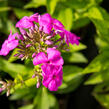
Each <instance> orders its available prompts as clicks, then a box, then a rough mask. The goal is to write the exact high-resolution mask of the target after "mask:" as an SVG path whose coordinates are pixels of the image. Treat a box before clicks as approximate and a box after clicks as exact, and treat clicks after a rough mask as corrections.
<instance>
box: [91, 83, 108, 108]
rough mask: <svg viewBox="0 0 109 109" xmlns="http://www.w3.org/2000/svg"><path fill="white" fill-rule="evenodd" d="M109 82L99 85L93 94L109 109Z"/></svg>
mask: <svg viewBox="0 0 109 109" xmlns="http://www.w3.org/2000/svg"><path fill="white" fill-rule="evenodd" d="M108 84H109V83H106V84H105V83H104V84H100V85H97V86H96V87H95V88H94V91H93V95H94V97H95V98H96V100H97V101H98V102H99V103H100V104H101V105H102V106H104V107H105V108H106V109H109V87H108Z"/></svg>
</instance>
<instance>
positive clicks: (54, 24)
mask: <svg viewBox="0 0 109 109" xmlns="http://www.w3.org/2000/svg"><path fill="white" fill-rule="evenodd" d="M36 23H39V26H37V25H36ZM16 27H18V28H19V30H20V32H21V35H19V34H18V33H15V34H13V35H12V32H10V35H9V37H8V39H7V40H5V42H4V43H3V45H2V48H1V50H0V55H4V56H6V55H7V54H8V53H9V51H11V50H13V49H14V48H16V47H17V46H18V44H19V40H21V41H24V39H25V37H28V32H27V31H26V30H27V29H28V31H29V33H31V35H32V32H33V33H34V30H36V31H37V30H38V28H39V30H40V31H43V32H44V33H46V34H45V35H47V37H46V40H44V41H45V44H47V45H53V44H54V42H53V41H52V40H50V39H51V38H52V37H54V36H55V35H56V34H59V35H60V36H61V38H60V39H59V41H60V40H65V42H66V44H67V45H68V46H69V43H71V44H77V45H78V44H79V39H80V38H79V37H77V36H76V35H75V34H74V33H71V32H69V31H67V30H66V29H65V27H64V25H63V24H62V23H61V22H60V21H58V20H57V19H54V18H52V17H51V15H50V14H48V13H46V14H44V15H39V14H38V13H36V14H33V15H32V16H25V17H23V18H22V19H21V20H20V21H18V22H17V24H16ZM39 30H38V31H39ZM40 31H39V32H40ZM16 37H17V39H16ZM30 46H31V44H28V45H26V47H27V48H28V47H30ZM22 56H23V54H21V55H20V57H22ZM32 57H33V64H34V65H38V64H42V65H41V69H42V76H43V80H42V84H43V85H44V86H45V87H47V88H48V89H49V90H50V91H57V90H58V87H59V86H60V85H61V84H62V79H63V77H62V75H63V72H62V65H63V64H64V60H63V58H62V57H61V53H60V52H59V51H58V50H57V49H56V45H55V46H54V47H53V48H47V50H46V53H45V52H40V53H38V54H35V53H33V55H32ZM39 85H40V83H39V82H38V84H37V87H39Z"/></svg>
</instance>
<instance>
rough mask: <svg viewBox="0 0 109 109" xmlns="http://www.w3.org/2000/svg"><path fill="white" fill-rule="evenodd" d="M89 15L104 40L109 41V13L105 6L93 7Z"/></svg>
mask: <svg viewBox="0 0 109 109" xmlns="http://www.w3.org/2000/svg"><path fill="white" fill-rule="evenodd" d="M95 15H96V16H95ZM88 17H89V18H90V20H91V21H92V22H93V23H94V25H95V26H96V29H97V33H98V35H99V36H100V37H101V38H102V40H104V41H106V42H107V43H109V38H108V36H109V14H108V13H107V12H106V11H105V10H104V9H103V8H100V7H91V8H89V11H88Z"/></svg>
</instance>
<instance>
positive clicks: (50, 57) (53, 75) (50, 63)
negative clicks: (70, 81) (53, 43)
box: [33, 48, 64, 91]
mask: <svg viewBox="0 0 109 109" xmlns="http://www.w3.org/2000/svg"><path fill="white" fill-rule="evenodd" d="M33 64H34V65H38V64H43V65H42V66H41V68H42V71H43V72H42V76H43V81H42V83H43V85H44V86H45V87H47V88H48V89H49V90H50V91H57V90H58V87H59V86H60V85H61V84H62V74H63V72H62V65H63V64H64V60H63V59H62V57H61V53H60V52H59V51H58V50H56V49H54V48H48V49H47V55H46V54H45V53H44V52H40V53H38V54H37V55H36V56H35V58H34V59H33Z"/></svg>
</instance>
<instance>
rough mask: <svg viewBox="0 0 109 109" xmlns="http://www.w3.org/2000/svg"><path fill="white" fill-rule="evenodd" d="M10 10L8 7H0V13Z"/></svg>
mask: <svg viewBox="0 0 109 109" xmlns="http://www.w3.org/2000/svg"><path fill="white" fill-rule="evenodd" d="M10 9H11V8H10V7H0V12H3V11H9V10H10Z"/></svg>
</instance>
